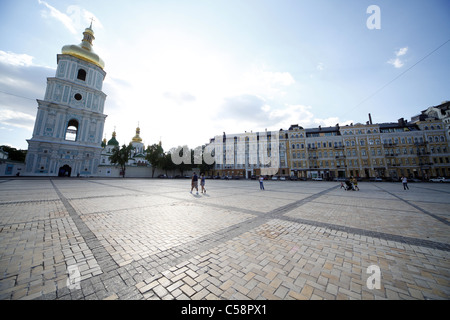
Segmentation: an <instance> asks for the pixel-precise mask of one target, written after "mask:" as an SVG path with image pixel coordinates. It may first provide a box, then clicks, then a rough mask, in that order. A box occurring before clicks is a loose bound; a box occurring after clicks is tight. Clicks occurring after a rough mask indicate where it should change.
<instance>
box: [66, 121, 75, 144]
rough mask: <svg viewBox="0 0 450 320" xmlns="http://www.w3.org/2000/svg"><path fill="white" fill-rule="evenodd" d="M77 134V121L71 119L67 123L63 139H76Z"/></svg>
mask: <svg viewBox="0 0 450 320" xmlns="http://www.w3.org/2000/svg"><path fill="white" fill-rule="evenodd" d="M77 135H78V121H77V120H75V119H72V120H70V121H69V123H68V124H67V128H66V136H65V139H66V140H67V141H77Z"/></svg>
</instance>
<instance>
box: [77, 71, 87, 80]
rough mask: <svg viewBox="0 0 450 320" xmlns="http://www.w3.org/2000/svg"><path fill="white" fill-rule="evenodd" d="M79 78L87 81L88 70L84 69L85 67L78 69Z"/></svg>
mask: <svg viewBox="0 0 450 320" xmlns="http://www.w3.org/2000/svg"><path fill="white" fill-rule="evenodd" d="M77 79H78V80H83V81H86V70H84V69H79V70H78V75H77Z"/></svg>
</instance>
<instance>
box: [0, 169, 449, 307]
mask: <svg viewBox="0 0 450 320" xmlns="http://www.w3.org/2000/svg"><path fill="white" fill-rule="evenodd" d="M359 187H360V191H344V190H343V189H341V188H340V185H339V184H338V183H336V182H318V181H317V182H303V181H302V182H293V181H266V182H265V189H266V190H265V191H261V190H259V183H258V182H257V181H254V180H239V181H234V180H233V181H223V180H207V185H206V188H207V193H206V194H201V193H200V194H199V195H196V194H195V193H194V194H191V193H189V190H190V181H189V180H183V179H182V180H178V179H176V180H172V179H167V180H166V179H77V178H65V179H64V178H55V179H37V178H36V179H32V178H25V177H24V178H18V179H9V178H0V299H2V300H10V299H12V300H16V299H51V300H52V299H65V300H67V299H120V300H125V299H157V300H171V299H176V300H182V299H189V300H203V299H206V300H214V299H220V300H225V299H230V300H234V299H239V300H241V299H251V300H259V299H269V300H273V299H277V300H291V299H364V300H365V299H420V300H423V299H449V298H450V262H449V258H450V254H449V252H450V226H449V224H450V221H449V218H450V210H449V209H450V206H449V204H450V197H449V194H450V184H438V183H436V184H432V183H416V184H413V183H411V184H409V187H410V190H406V191H405V190H403V187H402V185H401V184H400V183H384V182H381V183H378V182H377V183H369V182H367V183H364V182H362V183H359Z"/></svg>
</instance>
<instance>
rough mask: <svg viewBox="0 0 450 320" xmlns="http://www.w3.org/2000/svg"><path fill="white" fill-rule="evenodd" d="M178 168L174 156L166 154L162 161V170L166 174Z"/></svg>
mask: <svg viewBox="0 0 450 320" xmlns="http://www.w3.org/2000/svg"><path fill="white" fill-rule="evenodd" d="M176 168H177V166H176V165H175V163H173V161H172V155H171V154H170V153H165V154H164V155H163V157H162V159H161V169H163V170H164V171H165V172H166V175H167V171H169V170H175V169H176Z"/></svg>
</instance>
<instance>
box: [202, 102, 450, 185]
mask: <svg viewBox="0 0 450 320" xmlns="http://www.w3.org/2000/svg"><path fill="white" fill-rule="evenodd" d="M449 108H450V102H445V103H443V104H441V105H439V106H435V107H430V108H428V109H427V110H424V111H422V112H421V114H419V115H417V116H415V117H413V118H411V121H407V120H405V119H403V118H402V119H399V120H398V121H397V122H393V123H376V124H373V123H372V120H371V117H370V114H369V121H367V122H366V124H361V123H357V124H350V125H345V126H339V124H337V125H336V126H334V127H325V128H323V127H321V126H319V127H317V128H306V129H305V128H303V127H301V126H299V125H297V124H296V125H291V126H290V127H289V129H287V130H285V129H280V130H279V131H271V132H267V131H265V132H256V133H253V132H250V133H248V132H245V133H241V134H231V135H230V134H225V133H224V134H223V136H216V137H215V138H213V139H211V141H210V144H213V145H215V150H216V151H215V152H216V157H215V159H216V161H215V164H214V169H213V170H212V171H214V172H211V174H214V175H216V174H218V175H221V176H222V175H225V176H239V177H245V178H249V177H250V176H252V175H256V176H258V175H277V176H296V177H299V178H316V177H320V178H323V179H334V178H344V177H350V176H354V177H360V178H372V177H381V178H394V179H396V178H399V177H401V176H406V177H410V178H419V179H429V178H431V177H435V176H450V145H449V141H450V139H449V137H450V134H449V132H450V121H449V120H450V110H449ZM218 151H219V152H218ZM263 158H264V159H263ZM267 158H269V159H270V162H267ZM268 169H270V170H268Z"/></svg>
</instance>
